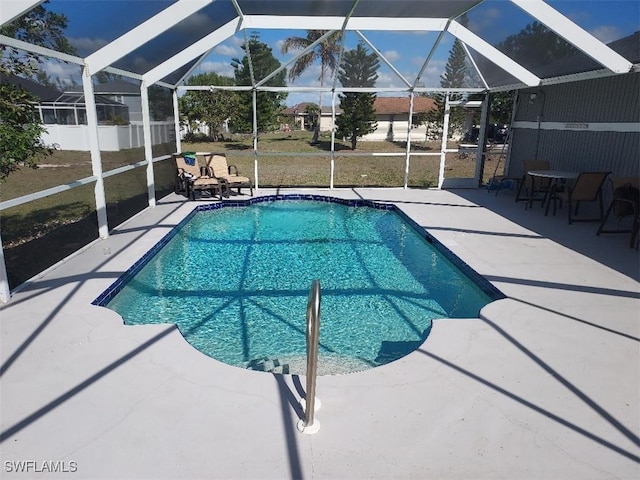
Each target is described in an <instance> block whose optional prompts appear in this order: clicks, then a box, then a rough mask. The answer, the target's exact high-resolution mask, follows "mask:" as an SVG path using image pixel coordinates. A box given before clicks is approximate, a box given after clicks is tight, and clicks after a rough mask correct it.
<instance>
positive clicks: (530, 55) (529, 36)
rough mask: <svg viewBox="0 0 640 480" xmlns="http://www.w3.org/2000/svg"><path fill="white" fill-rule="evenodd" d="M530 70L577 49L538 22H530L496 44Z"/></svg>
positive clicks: (575, 51)
mask: <svg viewBox="0 0 640 480" xmlns="http://www.w3.org/2000/svg"><path fill="white" fill-rule="evenodd" d="M497 48H498V49H500V50H501V51H502V52H504V53H505V54H507V55H509V56H510V57H511V58H514V59H516V61H517V62H519V63H520V64H521V65H522V66H523V67H524V68H526V69H528V70H531V71H532V72H536V71H539V70H540V68H541V67H544V66H546V65H549V64H550V63H555V62H557V61H558V60H560V59H562V58H565V57H567V56H570V55H575V54H576V53H578V49H577V48H576V47H574V46H573V45H571V44H570V43H569V42H567V41H566V40H565V39H564V38H562V37H560V36H559V35H557V34H556V33H555V32H553V31H551V30H549V29H548V28H547V27H546V26H545V25H543V24H542V23H540V22H532V23H530V24H528V25H527V26H526V27H524V28H523V29H522V30H520V32H518V33H517V34H515V35H510V36H509V37H507V38H506V40H504V41H503V42H501V43H500V44H498V45H497Z"/></svg>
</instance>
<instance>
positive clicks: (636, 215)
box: [596, 177, 640, 249]
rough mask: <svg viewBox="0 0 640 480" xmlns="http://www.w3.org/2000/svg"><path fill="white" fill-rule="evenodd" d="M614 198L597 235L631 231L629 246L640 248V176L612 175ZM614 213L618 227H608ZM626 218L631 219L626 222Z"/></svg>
mask: <svg viewBox="0 0 640 480" xmlns="http://www.w3.org/2000/svg"><path fill="white" fill-rule="evenodd" d="M610 180H611V187H612V191H613V198H612V199H611V203H610V204H609V208H607V212H606V213H605V215H604V218H603V219H602V222H600V227H598V231H597V232H596V235H600V234H601V233H631V239H630V242H629V247H631V248H633V247H634V246H635V248H636V249H637V248H638V244H639V243H640V235H639V233H640V232H639V230H640V199H639V198H638V196H639V193H640V177H612V178H610ZM612 213H613V215H614V217H615V219H616V228H611V227H610V228H606V229H605V226H606V224H607V220H608V219H609V217H610V215H611V214H612ZM625 220H629V221H627V222H625Z"/></svg>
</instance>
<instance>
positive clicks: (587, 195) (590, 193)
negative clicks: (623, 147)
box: [549, 172, 611, 225]
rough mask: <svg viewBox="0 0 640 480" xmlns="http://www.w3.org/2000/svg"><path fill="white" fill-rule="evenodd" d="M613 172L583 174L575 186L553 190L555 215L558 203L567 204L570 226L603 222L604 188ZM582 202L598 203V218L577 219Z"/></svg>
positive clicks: (552, 200)
mask: <svg viewBox="0 0 640 480" xmlns="http://www.w3.org/2000/svg"><path fill="white" fill-rule="evenodd" d="M610 173H611V172H582V173H581V174H580V175H578V178H577V179H576V181H575V183H574V184H573V186H571V187H569V186H567V187H566V188H564V189H563V190H555V189H554V190H552V192H551V197H550V199H549V202H553V214H554V215H555V214H556V202H557V201H559V202H560V208H562V203H563V202H564V201H566V202H567V207H568V208H567V210H568V214H569V225H571V223H573V222H602V219H603V218H604V205H603V201H602V186H603V185H604V182H605V180H606V179H607V177H608V176H609V174H610ZM581 202H598V207H599V211H600V215H599V216H598V217H588V218H575V217H576V215H578V207H579V206H580V203H581Z"/></svg>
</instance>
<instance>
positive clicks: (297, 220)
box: [93, 195, 503, 375]
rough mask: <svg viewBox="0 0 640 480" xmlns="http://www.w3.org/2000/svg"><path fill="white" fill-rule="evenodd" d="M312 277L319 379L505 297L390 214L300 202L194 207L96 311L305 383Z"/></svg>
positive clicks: (370, 207)
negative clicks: (166, 329)
mask: <svg viewBox="0 0 640 480" xmlns="http://www.w3.org/2000/svg"><path fill="white" fill-rule="evenodd" d="M314 279H319V280H320V284H321V287H322V314H321V326H320V346H319V361H318V370H319V374H321V375H322V374H335V373H349V372H354V371H359V370H363V369H367V368H372V367H375V366H379V365H383V364H386V363H389V362H391V361H393V360H396V359H398V358H400V357H402V356H404V355H406V354H408V353H410V352H411V351H413V350H414V349H415V348H417V347H418V346H419V345H420V344H422V342H424V340H425V339H426V337H427V335H428V334H429V331H430V328H431V321H432V320H433V319H436V318H468V317H472V318H473V317H477V316H478V313H479V311H480V309H481V308H482V307H483V306H484V305H486V304H487V303H489V302H491V301H493V300H495V299H497V298H503V295H502V294H501V293H500V292H499V291H498V290H497V289H495V288H494V287H493V286H491V284H489V283H488V282H487V281H485V280H484V279H482V277H480V276H479V275H478V274H477V273H475V272H474V271H473V270H471V269H470V268H469V267H468V266H466V265H465V264H464V263H462V262H461V261H460V260H459V259H457V257H455V256H454V255H453V254H452V253H451V252H449V251H448V250H447V249H446V248H444V247H443V246H442V245H441V244H439V243H438V242H437V241H435V239H433V238H431V237H430V236H429V235H427V234H425V232H424V230H422V229H420V228H419V227H418V226H417V225H415V224H414V223H413V222H412V221H411V220H410V219H409V218H408V217H406V216H405V215H404V214H403V213H402V212H401V211H400V210H399V209H397V208H396V207H395V206H393V205H386V204H377V203H373V202H367V201H344V200H339V199H334V198H331V197H318V196H312V197H311V196H310V197H306V196H303V195H295V196H273V197H258V198H254V199H251V200H249V201H245V202H234V203H225V204H211V205H203V206H200V207H198V208H196V209H195V210H194V211H193V212H192V214H191V215H189V216H188V217H187V218H186V219H185V220H184V221H183V222H181V224H180V225H179V226H178V227H176V228H175V229H174V230H173V231H172V232H171V233H170V234H169V235H167V237H165V238H164V239H163V240H162V241H161V242H159V244H158V245H156V246H155V247H154V248H153V249H152V250H151V251H150V252H148V253H147V254H146V255H145V257H143V258H142V259H141V260H140V261H139V262H137V263H136V265H134V266H133V267H132V268H131V269H130V270H129V271H128V272H127V273H126V274H125V275H123V276H122V277H121V278H120V279H119V280H118V281H117V282H115V283H114V284H113V285H112V286H111V287H110V288H109V289H108V290H107V291H105V292H104V293H103V294H102V295H101V296H100V297H98V299H96V300H95V301H94V302H93V303H94V304H97V305H102V306H106V307H108V308H110V309H112V310H114V311H116V312H117V313H119V314H120V315H121V316H122V317H123V318H124V321H125V323H126V324H127V325H137V324H149V323H175V324H177V326H178V328H179V329H180V332H181V333H182V335H183V336H184V337H185V339H186V340H187V341H188V342H189V343H190V344H191V345H192V346H194V347H195V348H196V349H198V350H200V351H201V352H203V353H205V354H206V355H209V356H211V357H213V358H216V359H218V360H220V361H222V362H225V363H227V364H229V365H234V366H237V367H241V368H250V369H254V370H262V371H269V372H278V373H280V372H281V373H295V374H304V373H305V367H306V359H305V358H306V357H305V348H306V344H305V328H306V326H305V322H306V318H305V315H306V301H307V295H308V291H309V287H310V285H311V282H312V280H314Z"/></svg>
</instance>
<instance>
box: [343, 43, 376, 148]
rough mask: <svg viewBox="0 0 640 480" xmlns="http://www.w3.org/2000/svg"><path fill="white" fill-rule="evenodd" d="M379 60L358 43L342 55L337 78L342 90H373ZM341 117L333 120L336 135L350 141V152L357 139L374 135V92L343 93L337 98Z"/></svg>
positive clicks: (354, 146)
mask: <svg viewBox="0 0 640 480" xmlns="http://www.w3.org/2000/svg"><path fill="white" fill-rule="evenodd" d="M379 66H380V60H379V59H378V57H377V55H376V54H375V53H371V54H369V53H368V52H367V49H366V47H365V46H364V44H363V43H362V42H360V43H358V46H357V47H356V48H355V49H354V50H350V51H348V52H346V53H345V55H344V59H343V62H342V64H341V65H340V68H339V70H338V79H339V80H340V83H341V84H342V86H343V87H345V88H349V87H375V85H376V80H377V79H378V74H377V73H376V72H377V71H378V67H379ZM339 98H340V108H342V115H340V116H339V117H338V118H337V119H336V135H338V136H340V137H345V138H350V139H351V150H355V149H356V145H357V142H358V137H362V136H364V135H366V134H368V133H372V132H375V130H376V128H377V127H378V124H377V123H376V111H375V109H374V107H373V103H374V102H375V100H376V94H375V93H368V92H345V93H344V94H340V95H339Z"/></svg>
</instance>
